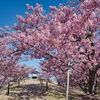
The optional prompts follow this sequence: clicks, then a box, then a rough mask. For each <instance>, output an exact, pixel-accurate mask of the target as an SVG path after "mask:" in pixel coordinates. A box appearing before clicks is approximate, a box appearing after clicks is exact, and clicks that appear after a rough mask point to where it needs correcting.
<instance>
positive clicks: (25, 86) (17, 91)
mask: <svg viewBox="0 0 100 100" xmlns="http://www.w3.org/2000/svg"><path fill="white" fill-rule="evenodd" d="M65 90H66V88H65V87H64V88H63V87H61V86H58V85H57V84H55V83H49V90H48V91H46V89H45V82H44V84H43V86H41V85H40V81H39V80H37V79H27V80H26V81H24V80H22V81H21V82H20V86H19V87H18V84H17V82H16V83H14V85H12V86H10V94H9V96H8V95H6V93H7V87H5V88H3V89H1V90H0V100H66V99H65V93H66V92H65ZM69 100H100V97H99V96H95V97H89V96H87V95H85V94H84V93H83V92H82V91H81V90H80V89H79V88H75V87H73V88H72V87H71V88H70V92H69Z"/></svg>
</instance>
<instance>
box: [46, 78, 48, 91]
mask: <svg viewBox="0 0 100 100" xmlns="http://www.w3.org/2000/svg"><path fill="white" fill-rule="evenodd" d="M47 90H48V79H46V91H47Z"/></svg>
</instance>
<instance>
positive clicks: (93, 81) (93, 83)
mask: <svg viewBox="0 0 100 100" xmlns="http://www.w3.org/2000/svg"><path fill="white" fill-rule="evenodd" d="M88 85H89V88H88V89H89V90H88V91H89V94H91V95H95V94H96V90H97V71H95V70H93V69H89V83H88Z"/></svg>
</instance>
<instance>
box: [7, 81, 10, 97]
mask: <svg viewBox="0 0 100 100" xmlns="http://www.w3.org/2000/svg"><path fill="white" fill-rule="evenodd" d="M9 86H10V84H9V83H8V88H7V95H9Z"/></svg>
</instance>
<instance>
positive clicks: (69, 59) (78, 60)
mask: <svg viewBox="0 0 100 100" xmlns="http://www.w3.org/2000/svg"><path fill="white" fill-rule="evenodd" d="M26 6H27V8H28V10H30V13H28V12H26V13H25V14H26V17H25V18H23V17H22V16H19V15H18V16H17V19H18V24H15V25H14V26H13V29H14V32H11V33H10V32H5V34H7V35H9V36H10V39H11V40H12V41H11V42H10V43H11V45H12V47H14V51H15V52H16V51H17V52H16V53H17V55H20V56H21V55H22V54H24V55H28V56H29V57H30V58H32V59H33V58H39V59H41V58H42V59H44V61H46V66H45V65H43V64H42V65H43V66H44V68H42V69H46V72H49V71H52V72H53V74H54V73H55V74H56V75H57V74H58V72H59V73H60V72H62V73H63V74H64V75H67V71H68V69H69V68H71V69H72V71H71V80H73V81H74V82H75V83H77V84H78V85H79V86H80V88H81V89H82V90H83V91H84V92H85V93H87V94H96V88H97V84H98V82H97V78H98V77H97V76H98V74H99V68H100V7H99V6H100V0H91V1H87V0H82V1H81V2H80V4H78V5H77V6H76V7H70V6H63V5H59V6H58V8H57V7H55V6H50V10H51V12H50V13H49V14H46V15H45V14H44V10H43V8H42V6H41V5H40V4H36V7H33V6H30V5H29V4H27V5H26ZM69 63H70V65H69ZM44 64H45V62H44ZM48 67H49V68H48ZM53 70H54V71H53Z"/></svg>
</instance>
